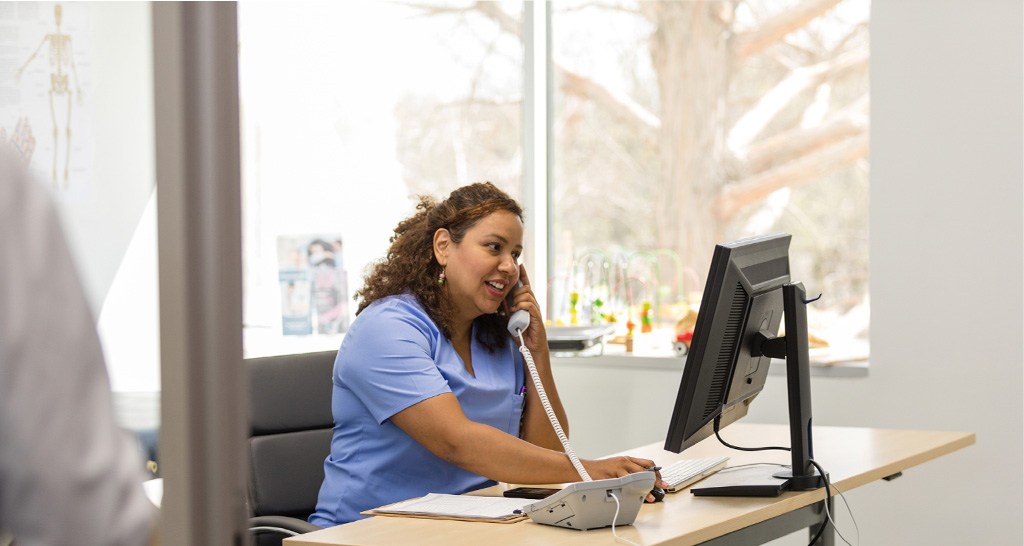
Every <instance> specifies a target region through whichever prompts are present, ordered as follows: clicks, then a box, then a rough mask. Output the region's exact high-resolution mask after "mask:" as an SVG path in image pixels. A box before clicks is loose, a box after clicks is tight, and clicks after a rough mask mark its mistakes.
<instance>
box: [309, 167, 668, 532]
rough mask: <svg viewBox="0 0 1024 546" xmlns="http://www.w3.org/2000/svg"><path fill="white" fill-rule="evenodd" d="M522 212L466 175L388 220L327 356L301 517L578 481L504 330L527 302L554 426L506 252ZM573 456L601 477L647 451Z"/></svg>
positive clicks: (517, 241) (333, 517)
mask: <svg viewBox="0 0 1024 546" xmlns="http://www.w3.org/2000/svg"><path fill="white" fill-rule="evenodd" d="M522 217H523V211H522V208H521V207H520V206H519V204H518V203H516V202H515V200H513V199H512V198H510V197H509V196H508V195H507V194H505V193H504V192H502V191H501V190H499V189H498V188H496V187H495V186H493V185H492V184H490V183H479V184H472V185H469V186H464V187H462V188H459V189H457V190H455V191H454V192H452V193H451V195H450V196H449V197H448V198H447V199H445V200H444V201H441V202H439V203H438V202H435V201H434V200H432V199H430V198H427V197H423V198H421V200H420V203H419V205H418V206H417V212H416V214H414V215H413V216H411V217H410V218H407V219H405V220H403V221H402V222H401V223H399V224H398V227H397V228H396V229H395V233H394V236H393V237H392V239H391V247H390V249H389V250H388V253H387V255H386V256H385V258H384V259H383V260H382V261H380V262H378V263H377V264H376V266H375V267H374V268H373V270H372V271H371V272H370V274H369V275H368V276H367V277H366V279H365V284H364V288H363V289H362V290H361V291H360V292H359V294H358V295H359V296H361V297H362V301H361V302H360V305H359V310H358V312H357V317H356V320H355V321H354V322H353V323H352V326H351V327H350V328H349V330H348V332H347V333H346V334H345V340H344V341H343V342H342V344H341V349H340V350H339V351H338V357H337V360H336V361H335V365H334V392H333V401H332V411H333V414H334V435H333V439H332V440H331V453H330V455H329V456H328V457H327V459H326V461H325V462H324V482H323V485H322V486H321V488H320V496H319V500H318V502H317V509H316V512H314V513H313V514H312V515H311V516H310V518H309V521H310V522H312V523H314V524H316V525H319V526H322V527H329V526H333V525H338V524H341V523H346V522H349V521H353V520H356V519H360V518H361V517H363V516H360V514H359V513H360V512H361V511H364V510H367V509H370V508H375V507H378V506H383V505H385V504H391V503H394V502H398V501H401V500H405V499H409V498H413V497H419V496H423V495H425V494H427V493H453V494H459V493H465V492H467V491H471V490H474V489H479V488H481V487H486V486H488V485H493V484H494V482H495V481H501V482H508V483H521V484H539V483H564V482H575V481H579V479H580V478H579V475H578V474H577V473H576V470H575V469H574V468H573V466H572V464H571V463H570V461H569V458H568V457H567V456H566V455H565V453H564V452H563V450H562V445H561V443H560V442H559V440H558V437H557V436H556V435H555V433H554V430H553V429H552V426H551V424H550V422H549V421H548V418H547V415H546V413H545V412H544V408H543V407H542V406H541V401H540V398H539V397H538V395H537V393H536V391H535V390H534V387H533V384H532V382H531V381H527V380H526V378H527V377H528V376H529V372H528V371H526V368H525V363H524V362H523V358H522V356H521V355H520V354H519V352H518V350H517V346H516V345H515V342H514V340H513V338H512V337H511V336H510V335H509V334H508V332H507V330H506V325H507V322H508V314H509V313H511V312H513V311H517V310H520V309H526V310H527V311H529V313H530V326H529V328H528V329H527V331H526V332H524V335H523V338H524V340H525V343H526V346H527V347H528V348H529V349H530V351H531V352H532V354H533V357H534V360H535V362H536V366H537V370H538V372H539V374H540V377H541V379H542V381H543V383H544V386H545V389H546V391H547V396H548V399H549V401H550V403H551V405H552V406H553V408H554V410H555V413H556V414H557V415H558V418H559V420H560V421H561V423H562V425H563V427H565V428H566V430H568V427H567V424H568V420H567V419H566V415H565V410H564V409H563V407H562V403H561V401H560V400H559V397H558V390H557V389H556V388H555V382H554V378H553V376H552V374H551V360H550V355H549V353H548V346H547V336H546V334H545V331H544V323H543V320H542V318H541V314H540V308H539V307H538V305H537V300H536V298H535V297H534V295H533V290H532V288H531V286H530V280H529V278H528V277H527V276H526V271H525V269H524V268H523V267H522V266H521V265H519V263H518V262H519V257H520V255H521V254H522V251H523V245H522V242H523V219H522ZM520 280H521V281H522V283H523V286H522V287H520V288H518V289H514V287H515V286H516V283H517V282H518V281H520ZM512 292H514V293H513V294H512V295H511V297H510V298H509V299H508V301H507V302H506V298H507V297H509V294H510V293H512ZM583 465H584V467H586V469H587V472H588V473H589V474H590V475H591V477H593V478H594V479H602V478H614V477H619V476H625V475H627V474H630V473H634V472H640V471H643V470H645V468H646V467H651V466H653V465H654V463H653V462H652V461H650V460H647V459H641V458H633V457H613V458H610V459H601V460H584V461H583ZM649 500H651V499H649Z"/></svg>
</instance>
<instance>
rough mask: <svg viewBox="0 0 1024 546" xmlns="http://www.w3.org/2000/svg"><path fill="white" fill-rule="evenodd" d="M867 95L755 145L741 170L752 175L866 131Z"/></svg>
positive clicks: (748, 153) (747, 174) (747, 175)
mask: <svg viewBox="0 0 1024 546" xmlns="http://www.w3.org/2000/svg"><path fill="white" fill-rule="evenodd" d="M867 105H868V101H867V97H866V96H865V97H861V98H860V99H858V100H857V101H855V102H854V103H853V104H852V105H850V106H848V107H846V108H844V109H843V110H842V111H840V112H836V113H834V114H832V115H831V116H829V117H828V119H826V120H825V121H824V122H823V123H821V124H820V125H817V126H815V127H810V128H806V127H797V128H793V129H790V130H788V131H783V132H781V133H779V134H777V135H773V136H771V137H769V138H766V139H763V140H761V141H760V142H757V143H756V144H754V145H752V146H751V147H750V149H749V150H748V152H747V160H746V161H745V162H744V163H743V165H741V167H740V172H742V173H745V175H744V176H746V177H750V176H754V175H757V174H760V173H762V172H764V171H767V170H768V169H771V168H773V167H775V166H776V165H780V164H783V163H786V162H789V161H792V160H793V159H794V158H795V157H797V156H802V155H807V154H809V153H811V152H813V151H815V150H818V149H821V148H823V147H825V146H829V145H831V144H835V143H836V142H839V141H841V140H843V139H847V138H850V137H853V136H857V135H860V134H863V133H864V132H865V131H866V130H867V127H868V112H867Z"/></svg>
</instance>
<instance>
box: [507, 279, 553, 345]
mask: <svg viewBox="0 0 1024 546" xmlns="http://www.w3.org/2000/svg"><path fill="white" fill-rule="evenodd" d="M519 280H520V281H522V283H523V285H522V286H520V287H519V288H515V289H514V290H513V293H512V296H511V300H510V303H509V307H508V312H509V315H511V314H512V313H514V312H516V311H518V310H520V309H525V310H527V311H529V313H530V326H529V327H527V329H526V331H525V332H523V341H525V342H526V348H528V349H530V352H537V351H547V350H548V336H547V331H546V330H545V329H544V319H543V317H541V314H540V304H538V303H537V297H536V296H534V294H533V287H532V286H531V285H530V277H529V275H527V274H526V268H525V267H523V265H522V264H520V265H519ZM516 341H517V342H518V341H519V340H518V339H517V340H516Z"/></svg>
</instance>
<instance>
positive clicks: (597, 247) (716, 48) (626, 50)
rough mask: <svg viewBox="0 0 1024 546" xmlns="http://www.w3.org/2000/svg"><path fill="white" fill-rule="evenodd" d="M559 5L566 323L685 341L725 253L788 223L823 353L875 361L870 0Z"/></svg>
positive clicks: (557, 206)
mask: <svg viewBox="0 0 1024 546" xmlns="http://www.w3.org/2000/svg"><path fill="white" fill-rule="evenodd" d="M553 6H554V13H553V21H552V25H551V26H552V39H553V50H554V59H553V64H554V70H553V72H554V75H555V76H554V77H555V81H554V89H555V92H554V93H555V109H554V116H555V117H554V123H555V131H554V134H555V145H554V175H553V180H552V182H551V185H552V190H553V191H552V194H553V198H552V202H551V208H552V210H553V214H552V215H551V216H552V218H553V221H552V225H551V226H549V229H550V234H551V240H552V246H553V249H554V252H553V253H552V254H553V256H555V260H554V261H555V263H554V264H553V265H552V268H551V269H552V271H553V273H554V275H553V278H552V281H553V282H552V293H551V302H552V304H553V305H552V307H551V316H552V318H554V319H556V320H561V321H563V322H571V321H572V319H573V313H572V312H571V311H572V308H571V306H570V302H571V301H575V302H576V304H575V307H576V309H575V311H576V312H575V318H576V320H577V322H591V321H601V320H607V318H608V317H611V316H615V317H616V318H618V319H619V320H620V322H622V321H623V319H626V320H628V319H632V320H633V321H634V322H636V323H640V322H641V316H642V315H643V314H644V307H645V304H647V305H649V308H650V311H649V312H648V316H646V317H644V318H648V319H650V320H651V322H653V323H654V326H655V327H657V326H658V325H659V324H661V325H663V326H665V327H668V329H669V330H670V331H671V328H672V327H673V326H674V324H675V323H676V321H677V320H679V319H681V318H683V317H684V316H685V315H686V313H687V310H688V309H690V308H693V309H695V308H696V304H697V303H698V299H699V297H700V293H701V291H702V290H703V287H704V282H705V279H706V274H707V268H708V265H709V263H710V258H711V253H712V248H713V246H714V244H715V243H717V242H724V241H728V240H734V239H737V238H740V237H744V236H750V235H757V234H764V233H770V232H777V231H783V232H788V233H791V234H792V235H793V245H792V248H791V251H790V254H791V257H792V261H793V271H794V272H793V277H794V279H795V280H798V281H802V282H804V284H805V285H806V287H807V289H808V291H809V293H817V292H822V293H823V294H824V297H823V298H822V299H821V300H820V302H819V303H817V304H815V305H813V306H811V307H810V309H811V311H810V313H811V319H810V320H811V322H812V325H811V326H812V333H815V334H817V337H818V338H819V339H818V343H819V344H824V343H825V342H827V343H828V344H830V345H831V346H833V347H834V348H835V347H841V348H842V349H841V351H840V352H841V353H843V354H841V355H839V354H836V355H835V356H837V357H839V358H851V357H855V356H866V351H865V349H864V346H865V343H866V340H867V327H868V323H867V317H868V313H867V308H868V299H867V298H868V290H867V282H868V279H867V271H868V264H867V258H868V231H867V229H868V224H867V219H868V215H867V205H868V172H867V154H868V141H867V138H868V137H867V135H868V132H867V130H868V127H867V113H868V109H867V106H868V100H867V99H868V83H867V74H868V72H867V66H868V33H867V23H868V7H869V3H868V2H866V1H863V0H852V1H851V0H848V1H841V0H836V1H834V2H810V1H806V0H749V1H746V2H725V1H706V2H699V1H692V2H620V1H609V2H594V1H586V2H582V1H581V2H558V3H555V4H553ZM638 331H639V329H638ZM665 339H666V340H667V339H669V338H668V336H666V337H665ZM858 340H859V342H860V343H858Z"/></svg>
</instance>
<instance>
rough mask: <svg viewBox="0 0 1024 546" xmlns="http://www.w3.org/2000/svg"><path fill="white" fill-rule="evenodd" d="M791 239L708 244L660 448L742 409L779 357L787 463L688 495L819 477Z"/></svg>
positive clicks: (717, 425) (770, 490)
mask: <svg viewBox="0 0 1024 546" xmlns="http://www.w3.org/2000/svg"><path fill="white" fill-rule="evenodd" d="M790 239H791V236H790V235H787V234H773V235H767V236H760V237H752V238H748V239H741V240H738V241H734V242H731V243H725V244H720V245H716V246H715V252H714V255H713V257H712V260H711V269H710V271H709V272H708V279H707V284H706V285H705V287H704V295H703V297H702V299H701V302H700V310H699V311H698V313H697V323H696V325H695V326H694V331H693V339H692V340H691V342H690V350H689V352H688V354H687V357H686V365H685V367H684V368H683V377H682V381H681V382H680V385H679V394H678V395H677V397H676V403H675V406H674V408H673V411H672V420H671V422H670V423H669V430H668V435H667V438H666V440H665V449H666V450H668V451H672V452H675V453H680V452H682V451H683V450H684V449H686V448H688V447H690V446H692V445H694V444H696V443H697V442H699V441H701V440H703V439H705V438H707V437H708V436H710V435H712V434H715V433H716V432H717V431H719V430H721V429H722V428H724V427H725V426H727V425H729V424H730V423H733V422H735V421H736V420H737V419H739V418H741V417H743V416H744V415H746V414H747V409H748V407H749V406H750V404H751V402H752V401H753V400H754V398H756V397H757V395H758V393H760V392H761V390H762V389H763V388H764V385H765V379H766V377H767V376H768V366H769V363H770V361H771V358H773V357H774V358H785V359H786V360H787V375H788V376H789V381H788V382H787V384H788V386H789V391H790V392H789V405H790V433H791V434H790V436H791V438H790V439H791V442H792V450H793V463H794V464H793V465H792V470H791V471H789V470H786V471H781V472H778V469H771V474H772V475H775V478H774V479H772V478H765V477H764V476H757V475H756V473H755V475H754V476H751V475H750V473H749V472H747V473H746V475H747V476H749V477H750V479H747V480H746V483H738V484H730V485H723V486H722V487H717V488H707V487H695V488H692V489H691V492H693V493H694V494H699V495H730V496H734V495H735V496H770V495H777V494H779V493H780V492H781V491H782V490H785V489H798V490H805V489H814V488H817V487H820V486H821V485H822V484H823V482H822V481H821V479H820V475H818V473H817V472H816V471H815V469H814V467H813V465H811V464H810V462H809V459H810V457H811V456H812V454H811V451H812V450H811V443H810V435H811V430H810V426H811V411H810V382H809V378H808V375H809V372H808V370H809V364H808V353H807V312H806V305H807V303H808V302H807V300H806V297H805V294H804V290H803V286H802V285H800V284H793V283H792V282H791V279H790V268H789V243H790ZM783 320H785V325H786V335H785V337H784V338H780V337H778V333H779V326H780V325H781V324H782V322H783ZM794 473H795V476H794V475H793V474H794ZM719 481H721V480H719Z"/></svg>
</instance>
